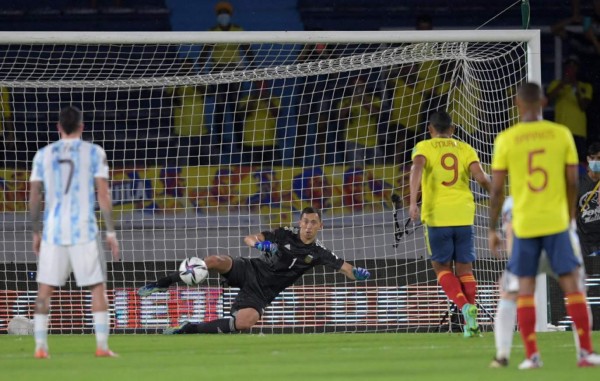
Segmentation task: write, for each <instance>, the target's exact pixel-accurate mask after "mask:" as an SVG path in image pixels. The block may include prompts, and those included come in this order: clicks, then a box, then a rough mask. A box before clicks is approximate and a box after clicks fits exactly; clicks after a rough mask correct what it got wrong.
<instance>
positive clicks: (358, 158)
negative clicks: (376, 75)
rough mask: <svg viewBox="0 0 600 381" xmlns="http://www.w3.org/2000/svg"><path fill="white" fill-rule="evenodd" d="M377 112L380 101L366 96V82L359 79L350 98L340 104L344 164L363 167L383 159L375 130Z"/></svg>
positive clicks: (369, 95)
mask: <svg viewBox="0 0 600 381" xmlns="http://www.w3.org/2000/svg"><path fill="white" fill-rule="evenodd" d="M380 111H381V99H380V98H379V97H377V96H375V95H373V94H372V93H368V92H367V85H366V82H365V80H364V79H363V78H360V77H358V78H357V79H356V80H355V82H354V87H353V88H352V95H351V96H348V97H345V98H343V99H342V101H341V102H340V105H339V120H340V122H341V123H345V129H344V140H345V144H346V150H345V152H346V162H349V163H355V164H358V165H364V164H366V163H373V162H374V161H375V159H376V158H381V157H382V154H381V149H380V148H379V146H378V143H379V141H378V131H377V130H378V124H379V116H380Z"/></svg>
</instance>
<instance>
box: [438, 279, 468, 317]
mask: <svg viewBox="0 0 600 381" xmlns="http://www.w3.org/2000/svg"><path fill="white" fill-rule="evenodd" d="M438 283H439V284H440V286H442V290H444V292H445V293H446V296H448V298H449V299H450V300H452V301H453V302H454V304H456V306H457V307H458V309H459V311H462V308H463V306H464V305H465V304H467V303H468V301H467V298H466V297H465V294H463V292H462V288H461V286H460V281H459V280H458V278H457V277H456V275H454V274H452V272H450V271H440V273H439V274H438Z"/></svg>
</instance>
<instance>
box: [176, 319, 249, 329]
mask: <svg viewBox="0 0 600 381" xmlns="http://www.w3.org/2000/svg"><path fill="white" fill-rule="evenodd" d="M231 332H237V330H236V329H235V318H233V317H228V318H223V319H216V320H212V321H207V322H204V323H190V324H188V325H186V326H185V328H184V332H183V333H231Z"/></svg>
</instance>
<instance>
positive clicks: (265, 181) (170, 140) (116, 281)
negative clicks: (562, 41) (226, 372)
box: [0, 30, 546, 333]
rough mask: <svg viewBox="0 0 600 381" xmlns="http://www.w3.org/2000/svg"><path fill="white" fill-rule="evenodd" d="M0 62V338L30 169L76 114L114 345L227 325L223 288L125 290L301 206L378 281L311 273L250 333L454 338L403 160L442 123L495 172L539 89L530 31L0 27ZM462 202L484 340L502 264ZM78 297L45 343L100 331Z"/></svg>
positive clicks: (483, 224)
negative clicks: (206, 324)
mask: <svg viewBox="0 0 600 381" xmlns="http://www.w3.org/2000/svg"><path fill="white" fill-rule="evenodd" d="M0 57H1V58H2V60H1V63H0V88H1V89H2V93H1V94H2V101H1V102H0V105H1V106H2V116H3V119H2V133H3V135H4V140H3V143H2V144H3V145H0V155H2V157H1V158H0V159H1V160H2V161H1V162H0V163H1V165H0V224H1V225H2V229H1V233H0V241H1V243H0V272H1V273H2V276H1V277H0V279H2V280H0V295H1V296H2V297H1V300H2V301H3V302H2V303H1V304H0V333H2V332H5V331H6V327H7V323H8V321H9V320H10V318H12V317H13V316H18V315H23V316H28V317H31V316H32V308H33V307H32V305H33V303H32V302H33V300H34V298H35V292H36V288H37V286H36V283H35V280H34V279H35V271H36V270H35V268H36V258H35V255H34V254H33V253H32V251H31V249H30V245H31V244H30V230H29V225H28V223H27V220H28V218H27V214H26V210H27V189H28V185H27V184H28V178H29V170H30V166H31V165H30V163H31V159H32V157H33V154H34V153H35V151H36V150H37V149H39V148H41V147H43V146H44V145H46V144H48V143H49V142H52V141H55V140H57V139H58V136H57V133H56V129H55V124H56V120H57V117H58V112H59V110H60V108H61V107H64V106H65V105H68V104H73V105H76V106H78V107H80V108H81V109H82V111H83V113H84V121H85V124H86V128H85V132H84V139H88V140H92V141H93V142H95V143H97V144H99V145H101V146H102V147H104V149H105V150H106V152H107V155H108V158H109V165H110V167H111V187H112V195H113V204H114V209H115V212H114V214H115V219H116V224H117V229H118V236H119V238H120V242H121V246H122V257H123V261H122V262H119V263H111V262H109V263H108V286H109V287H108V288H109V299H110V311H111V316H112V327H113V331H115V332H154V331H157V330H160V329H162V328H165V327H166V326H169V325H171V326H173V325H176V324H178V323H179V322H181V321H183V320H192V321H202V320H210V319H213V318H216V317H220V316H223V315H224V314H227V313H228V312H229V308H230V306H231V303H232V301H233V298H234V297H235V294H236V291H237V290H235V289H230V288H228V287H227V286H226V285H223V284H221V283H220V280H219V278H218V276H217V274H211V276H210V277H209V279H208V282H207V283H205V284H202V285H200V286H198V287H185V286H183V285H179V286H178V287H176V288H172V289H171V290H170V291H169V292H165V293H158V294H155V295H152V296H150V297H147V298H143V299H142V298H139V297H138V296H137V295H136V293H135V290H136V289H137V288H138V287H140V286H142V285H143V284H145V283H146V282H148V281H153V280H156V279H157V278H159V277H162V276H164V275H165V274H167V273H169V272H171V271H174V270H175V269H176V268H177V264H178V262H180V261H181V260H183V259H184V258H186V257H191V256H198V257H204V256H207V255H212V254H229V255H231V256H234V257H236V256H258V255H260V253H258V252H256V251H255V250H252V249H249V248H247V247H245V245H244V244H243V237H244V236H245V235H247V234H250V233H256V232H260V231H263V230H269V229H273V228H276V227H278V226H282V225H288V224H293V223H295V221H297V219H298V217H299V212H300V210H301V209H302V208H303V207H306V206H315V207H318V208H320V209H321V210H322V211H323V221H324V230H323V231H322V232H321V233H320V238H321V241H322V242H323V243H324V245H325V246H327V247H328V248H330V249H332V250H333V251H334V252H335V253H336V254H337V255H338V256H340V257H343V258H344V259H346V260H348V261H350V262H352V263H354V264H356V265H358V266H362V267H366V268H368V269H369V270H370V271H371V274H372V278H371V279H370V280H369V281H367V282H365V283H354V282H348V281H346V280H344V279H343V276H340V275H339V274H335V273H334V272H333V271H332V270H330V269H323V268H316V270H315V271H314V272H312V273H308V274H306V275H305V276H304V277H303V278H301V280H300V281H299V282H298V283H297V284H296V285H294V286H293V287H291V288H289V289H288V290H286V291H284V292H283V293H282V294H281V295H280V297H278V298H277V299H276V300H275V301H274V302H273V304H272V305H271V306H270V307H269V308H268V309H267V311H266V313H265V315H264V316H263V318H262V319H261V321H260V322H259V324H258V325H257V328H256V330H258V331H262V332H282V331H283V332H330V331H331V332H342V331H399V332H403V331H438V330H447V329H448V324H451V322H452V316H450V317H448V318H446V319H444V315H445V314H446V313H447V312H448V311H449V308H450V304H449V302H448V300H447V299H446V297H445V296H444V294H443V293H442V291H441V289H440V288H439V286H438V285H437V281H436V278H435V275H434V273H433V271H432V270H431V269H430V265H429V264H428V255H427V253H426V249H425V244H424V239H423V234H422V229H420V227H419V225H417V224H414V223H412V222H411V221H408V220H407V218H408V212H407V210H408V204H407V200H408V198H407V197H408V176H407V175H408V171H409V165H410V150H411V149H412V147H413V146H414V144H415V143H416V142H417V141H419V140H421V139H423V138H425V137H426V129H425V122H426V120H427V116H428V115H429V114H430V113H431V112H433V111H435V110H437V109H440V108H444V109H447V110H449V111H450V113H451V114H452V116H453V119H454V121H455V123H456V124H457V125H458V129H457V137H458V138H460V139H462V140H465V141H467V142H468V143H470V144H471V145H472V146H473V147H474V148H475V149H476V150H477V152H478V154H479V156H480V159H481V161H482V163H483V164H484V167H485V168H486V169H487V170H488V172H489V164H490V161H491V153H492V146H493V140H494V137H495V135H496V134H497V133H498V132H499V131H501V130H503V129H505V128H507V127H508V126H509V125H511V124H513V123H514V122H516V120H517V119H516V118H517V115H516V111H515V108H514V105H513V95H514V91H515V89H516V87H517V86H518V85H520V84H521V83H523V82H525V81H528V80H531V81H536V82H540V80H541V76H540V37H539V32H538V31H528V30H519V31H514V30H498V31H418V32H417V31H402V32H400V31H394V32H388V31H386V32H240V33H237V32H230V33H216V32H210V33H205V32H200V33H196V32H189V33H188V32H182V33H179V32H165V33H143V32H140V33H110V32H107V33H103V32H89V33H88V32H86V33H75V32H73V33H71V32H51V33H46V32H43V33H41V32H40V33H37V32H36V33H22V32H18V33H10V32H0ZM472 189H473V191H474V193H475V199H476V203H477V205H478V207H477V215H476V228H477V229H476V232H477V239H476V251H477V254H478V257H479V259H478V260H477V262H476V264H475V277H476V278H477V281H478V283H479V293H478V303H479V304H480V306H481V307H482V308H481V309H480V311H481V313H480V323H481V324H482V325H483V327H484V328H487V327H489V325H490V323H491V319H490V314H493V312H494V311H495V305H496V301H497V298H498V291H497V287H496V281H497V278H498V276H499V274H500V272H501V271H502V269H503V268H504V265H505V263H504V262H501V261H497V260H496V259H494V258H491V257H490V255H489V252H488V250H487V241H486V239H487V238H486V234H485V233H486V230H485V229H487V196H486V195H484V194H483V192H482V190H481V189H479V188H478V187H477V185H475V183H473V188H472ZM89 301H90V298H89V295H88V293H87V291H80V290H79V289H78V288H77V287H75V284H74V282H71V281H70V282H69V283H67V285H66V286H65V287H63V288H61V289H60V290H59V291H58V292H57V294H56V296H55V297H54V299H53V302H52V307H51V317H50V329H51V330H53V331H56V332H62V333H71V332H82V331H88V330H89V329H91V327H92V326H91V324H92V323H91V315H90V311H89ZM538 306H541V307H543V308H544V309H545V300H541V301H538ZM538 315H539V316H540V317H541V318H542V319H541V321H540V325H539V327H545V325H546V322H545V318H546V316H545V315H546V313H545V311H542V312H541V315H540V314H538ZM539 327H538V328H539Z"/></svg>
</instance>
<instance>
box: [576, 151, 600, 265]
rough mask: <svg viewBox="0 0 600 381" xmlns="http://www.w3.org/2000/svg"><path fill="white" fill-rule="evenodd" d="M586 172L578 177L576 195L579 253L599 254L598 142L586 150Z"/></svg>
mask: <svg viewBox="0 0 600 381" xmlns="http://www.w3.org/2000/svg"><path fill="white" fill-rule="evenodd" d="M587 162H588V168H587V174H586V175H583V176H581V177H580V178H579V194H578V196H577V233H578V234H579V242H580V243H581V254H582V255H584V256H586V255H593V256H597V255H600V190H599V188H600V143H599V142H594V143H592V144H590V146H589V148H588V151H587Z"/></svg>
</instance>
